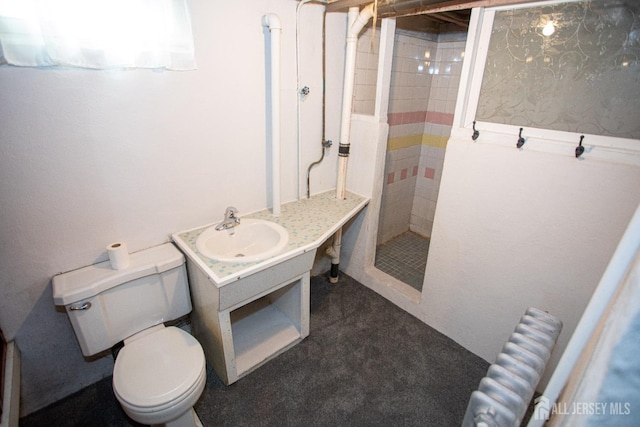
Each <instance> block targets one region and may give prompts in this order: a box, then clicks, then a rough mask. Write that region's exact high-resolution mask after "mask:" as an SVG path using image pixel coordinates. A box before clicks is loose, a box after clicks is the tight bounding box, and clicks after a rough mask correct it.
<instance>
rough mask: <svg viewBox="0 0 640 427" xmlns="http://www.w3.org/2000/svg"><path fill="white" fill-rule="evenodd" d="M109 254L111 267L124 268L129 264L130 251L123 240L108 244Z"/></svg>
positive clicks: (115, 268)
mask: <svg viewBox="0 0 640 427" xmlns="http://www.w3.org/2000/svg"><path fill="white" fill-rule="evenodd" d="M107 254H108V255H109V261H110V262H111V268H113V269H114V270H122V269H124V268H127V267H128V266H129V251H128V250H127V245H125V244H124V243H122V242H115V243H112V244H110V245H109V246H107Z"/></svg>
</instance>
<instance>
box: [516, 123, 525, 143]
mask: <svg viewBox="0 0 640 427" xmlns="http://www.w3.org/2000/svg"><path fill="white" fill-rule="evenodd" d="M523 145H524V138H523V137H522V128H520V133H519V134H518V142H517V143H516V147H518V148H522V146H523Z"/></svg>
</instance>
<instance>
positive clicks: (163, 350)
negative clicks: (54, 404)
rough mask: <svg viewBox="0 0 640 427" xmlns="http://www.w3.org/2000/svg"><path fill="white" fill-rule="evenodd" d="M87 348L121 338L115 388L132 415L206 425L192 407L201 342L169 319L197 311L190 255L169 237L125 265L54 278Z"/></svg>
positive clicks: (56, 293)
mask: <svg viewBox="0 0 640 427" xmlns="http://www.w3.org/2000/svg"><path fill="white" fill-rule="evenodd" d="M52 285H53V299H54V302H55V304H56V305H61V306H64V307H65V310H66V312H67V315H68V316H69V320H70V321H71V325H72V326H73V330H74V333H75V335H76V338H78V343H79V344H80V349H81V350H82V354H84V355H85V356H92V355H95V354H98V353H101V352H102V351H104V350H107V349H109V348H111V347H113V346H114V345H116V344H118V343H119V342H121V341H123V342H124V346H123V347H122V348H121V349H120V351H119V352H118V354H117V356H116V360H115V364H114V369H113V391H114V394H115V396H116V398H117V400H118V402H119V403H120V405H121V406H122V408H123V410H124V411H125V413H126V414H127V415H128V416H129V417H130V418H131V419H132V420H134V421H137V422H139V423H143V424H150V425H166V426H168V427H193V426H202V423H200V420H199V419H198V416H197V415H196V413H195V411H194V410H193V405H194V404H195V403H196V401H197V400H198V398H199V397H200V395H201V394H202V391H203V390H204V386H205V382H206V369H205V356H204V351H203V350H202V346H201V345H200V343H198V341H197V340H196V339H195V338H194V337H193V336H191V335H190V334H189V333H187V332H186V331H184V330H182V329H180V328H177V327H174V326H167V327H165V325H164V324H163V322H167V321H170V320H175V319H178V318H180V317H181V316H185V315H186V314H188V313H189V312H190V311H191V298H190V295H189V285H188V282H187V273H186V269H185V266H184V256H183V255H182V254H181V253H180V252H179V251H178V250H177V249H176V248H175V246H173V245H172V244H170V243H167V244H164V245H161V246H157V247H154V248H150V249H146V250H144V251H140V252H136V253H133V254H131V256H130V263H129V265H128V266H127V267H126V268H124V269H120V270H114V269H113V268H111V266H110V263H109V262H108V261H107V262H103V263H98V264H94V265H90V266H88V267H84V268H80V269H78V270H73V271H70V272H68V273H64V274H59V275H57V276H55V277H53V279H52Z"/></svg>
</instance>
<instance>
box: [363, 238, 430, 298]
mask: <svg viewBox="0 0 640 427" xmlns="http://www.w3.org/2000/svg"><path fill="white" fill-rule="evenodd" d="M428 253H429V239H427V238H425V237H422V236H420V235H419V234H416V233H412V232H411V231H408V232H406V233H403V234H401V235H399V236H398V237H394V238H393V239H391V240H389V241H388V242H386V243H384V244H382V245H380V246H378V247H377V248H376V261H375V266H376V268H377V269H379V270H382V271H384V272H385V273H387V274H389V275H390V276H393V277H395V278H396V279H398V280H400V281H402V282H404V283H406V284H408V285H410V286H411V287H413V288H415V289H417V290H419V291H421V290H422V282H423V281H424V269H425V267H426V265H427V254H428Z"/></svg>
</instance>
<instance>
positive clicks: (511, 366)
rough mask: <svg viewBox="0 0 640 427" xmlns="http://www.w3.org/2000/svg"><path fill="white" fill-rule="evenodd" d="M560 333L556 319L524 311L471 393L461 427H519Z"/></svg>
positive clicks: (548, 315) (560, 324) (545, 314)
mask: <svg viewBox="0 0 640 427" xmlns="http://www.w3.org/2000/svg"><path fill="white" fill-rule="evenodd" d="M561 329H562V322H561V321H560V320H559V319H558V318H556V317H554V316H552V315H550V314H549V313H546V312H544V311H542V310H538V309H537V308H529V309H527V311H526V312H525V314H524V315H523V316H522V318H521V319H520V323H518V325H517V326H516V329H515V331H514V332H513V333H512V334H511V336H510V337H509V341H507V343H506V344H505V345H504V347H503V348H502V352H501V353H500V354H499V355H498V357H497V358H496V361H495V363H493V364H492V365H491V366H490V367H489V370H488V371H487V375H486V376H485V377H484V378H483V379H482V380H481V381H480V385H479V386H478V390H476V391H474V392H473V393H471V398H470V399H469V404H468V406H467V412H466V413H465V416H464V420H463V421H462V426H463V427H470V426H478V427H480V426H482V427H512V426H516V427H517V426H519V425H520V422H521V421H522V418H523V417H524V415H525V413H526V411H527V407H528V406H529V402H530V401H531V398H532V397H533V393H534V392H535V389H536V386H537V385H538V382H539V381H540V377H541V376H542V373H543V371H544V368H545V366H546V364H547V362H548V361H549V356H551V350H552V349H553V346H554V345H555V343H556V339H557V338H558V335H560V330H561Z"/></svg>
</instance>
